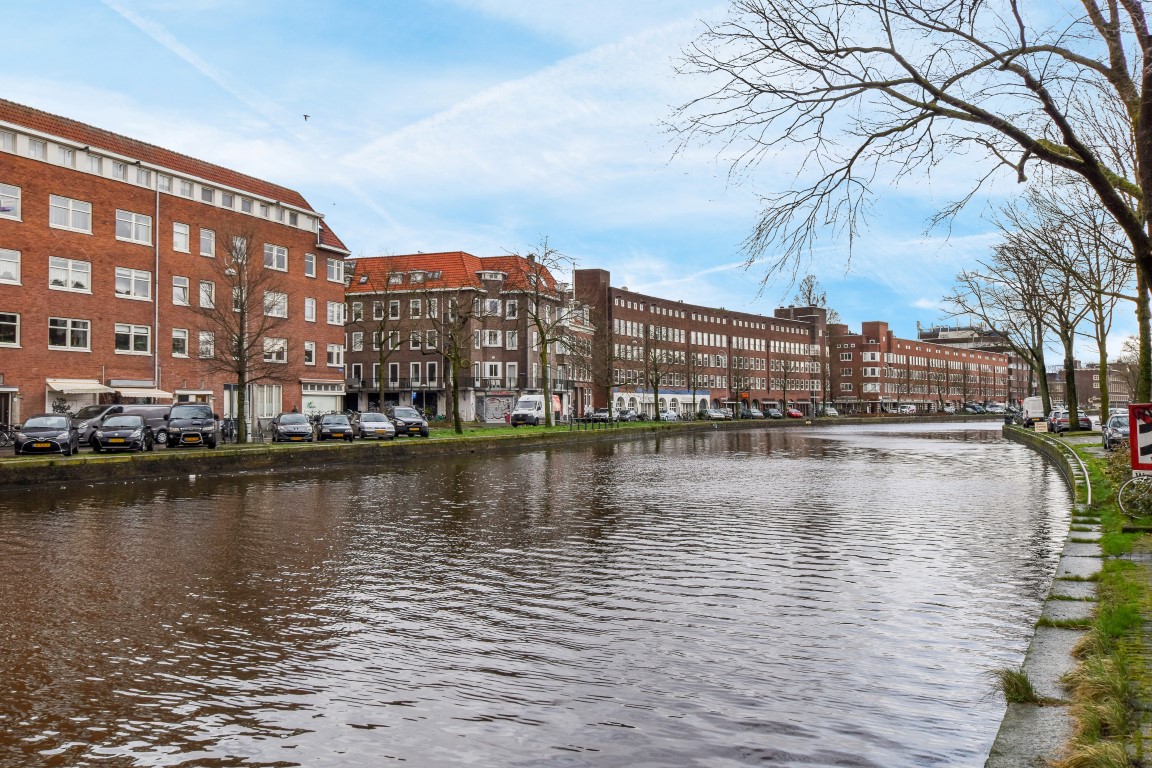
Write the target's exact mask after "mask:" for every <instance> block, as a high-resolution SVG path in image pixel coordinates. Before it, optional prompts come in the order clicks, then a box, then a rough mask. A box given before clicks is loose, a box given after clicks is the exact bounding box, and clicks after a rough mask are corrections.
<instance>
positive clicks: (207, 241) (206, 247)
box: [200, 229, 216, 258]
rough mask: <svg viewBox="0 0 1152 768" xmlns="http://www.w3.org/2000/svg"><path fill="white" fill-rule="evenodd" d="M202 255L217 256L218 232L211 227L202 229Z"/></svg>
mask: <svg viewBox="0 0 1152 768" xmlns="http://www.w3.org/2000/svg"><path fill="white" fill-rule="evenodd" d="M200 255H201V256H210V257H213V258H215V256H216V233H215V232H213V231H212V230H210V229H201V230H200Z"/></svg>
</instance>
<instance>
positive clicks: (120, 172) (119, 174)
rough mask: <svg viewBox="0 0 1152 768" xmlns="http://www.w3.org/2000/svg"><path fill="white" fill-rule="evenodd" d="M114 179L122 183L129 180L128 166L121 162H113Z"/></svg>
mask: <svg viewBox="0 0 1152 768" xmlns="http://www.w3.org/2000/svg"><path fill="white" fill-rule="evenodd" d="M112 178H114V179H120V180H122V181H127V180H128V166H126V165H125V164H124V163H121V162H119V161H116V160H113V161H112Z"/></svg>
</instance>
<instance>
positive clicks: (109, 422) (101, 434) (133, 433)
mask: <svg viewBox="0 0 1152 768" xmlns="http://www.w3.org/2000/svg"><path fill="white" fill-rule="evenodd" d="M155 440H156V437H155V435H154V434H153V432H152V427H151V425H149V424H148V422H147V421H146V420H145V419H144V417H143V416H141V415H140V414H138V413H117V414H115V415H112V416H107V417H105V419H104V423H103V424H101V425H100V426H99V427H97V428H96V431H95V432H93V433H92V441H91V442H92V450H94V451H96V452H97V453H99V452H100V451H150V450H152V448H153V445H154V444H155Z"/></svg>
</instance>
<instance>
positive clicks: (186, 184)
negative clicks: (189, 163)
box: [180, 179, 196, 198]
mask: <svg viewBox="0 0 1152 768" xmlns="http://www.w3.org/2000/svg"><path fill="white" fill-rule="evenodd" d="M195 193H196V187H195V186H194V185H193V184H192V182H190V181H185V180H184V179H181V180H180V196H181V197H188V198H190V197H192V196H193V195H194V194H195Z"/></svg>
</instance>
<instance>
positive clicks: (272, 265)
mask: <svg viewBox="0 0 1152 768" xmlns="http://www.w3.org/2000/svg"><path fill="white" fill-rule="evenodd" d="M264 266H265V267H267V268H268V269H275V270H277V271H278V272H287V271H288V249H287V248H285V247H284V246H282V245H269V244H268V243H265V244H264Z"/></svg>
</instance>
